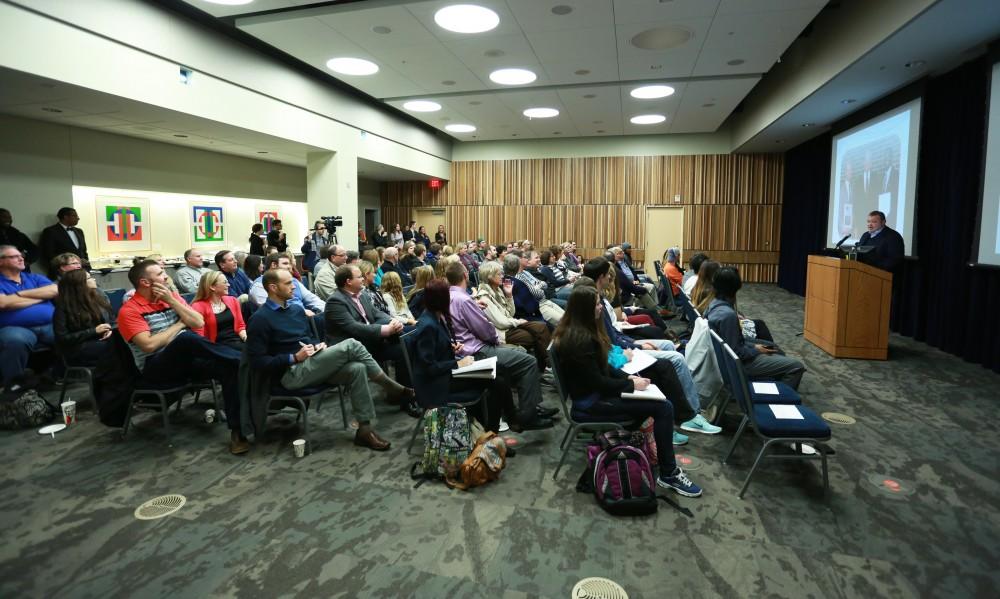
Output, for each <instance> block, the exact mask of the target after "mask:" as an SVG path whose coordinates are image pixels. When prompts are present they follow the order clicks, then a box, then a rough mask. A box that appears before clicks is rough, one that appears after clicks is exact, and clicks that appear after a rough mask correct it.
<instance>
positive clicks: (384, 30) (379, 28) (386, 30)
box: [372, 25, 392, 35]
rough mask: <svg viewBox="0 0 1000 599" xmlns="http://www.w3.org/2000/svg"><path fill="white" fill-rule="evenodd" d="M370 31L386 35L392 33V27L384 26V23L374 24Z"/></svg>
mask: <svg viewBox="0 0 1000 599" xmlns="http://www.w3.org/2000/svg"><path fill="white" fill-rule="evenodd" d="M372 31H373V32H374V33H377V34H379V35H388V34H390V33H392V28H391V27H386V26H385V25H376V26H374V27H372Z"/></svg>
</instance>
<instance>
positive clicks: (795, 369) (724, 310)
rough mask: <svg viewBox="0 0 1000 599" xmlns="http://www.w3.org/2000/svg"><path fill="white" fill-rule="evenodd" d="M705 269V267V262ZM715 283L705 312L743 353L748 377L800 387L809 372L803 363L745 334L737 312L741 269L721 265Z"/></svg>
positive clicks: (710, 324)
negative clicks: (803, 377)
mask: <svg viewBox="0 0 1000 599" xmlns="http://www.w3.org/2000/svg"><path fill="white" fill-rule="evenodd" d="M702 268H705V265H704V264H702ZM712 286H713V288H714V289H715V299H714V300H712V303H711V304H710V305H709V306H708V310H706V311H705V318H707V319H708V324H709V326H710V327H712V330H714V331H715V332H716V333H718V334H719V336H720V337H722V340H723V341H725V342H726V343H727V344H728V345H729V347H731V348H732V349H733V351H734V352H736V355H737V356H739V358H740V361H741V362H742V363H743V370H744V371H745V372H746V373H747V377H749V378H751V379H758V380H777V381H781V382H784V383H786V384H787V385H788V386H790V387H792V388H793V389H798V388H799V382H800V381H801V380H802V375H803V374H804V373H805V371H806V367H805V366H804V365H803V364H802V362H799V361H798V360H796V359H794V358H789V357H788V356H785V355H784V354H783V353H782V352H781V350H779V349H778V347H777V346H775V345H774V344H773V343H769V342H762V341H761V340H759V339H748V338H746V337H745V336H744V334H743V327H741V326H740V318H739V316H738V315H737V313H736V292H738V291H739V290H740V287H742V286H743V282H742V281H741V280H740V273H739V271H738V270H736V269H735V268H733V267H731V266H725V267H723V268H720V269H719V271H718V272H716V273H715V277H714V278H713V279H712Z"/></svg>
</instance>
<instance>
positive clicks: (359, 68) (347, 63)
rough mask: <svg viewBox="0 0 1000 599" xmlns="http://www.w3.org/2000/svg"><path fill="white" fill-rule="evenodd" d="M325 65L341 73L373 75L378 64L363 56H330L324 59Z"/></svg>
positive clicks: (376, 70)
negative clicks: (326, 59) (328, 58)
mask: <svg viewBox="0 0 1000 599" xmlns="http://www.w3.org/2000/svg"><path fill="white" fill-rule="evenodd" d="M326 67H327V68H328V69H330V70H331V71H333V72H335V73H340V74H341V75H374V74H375V73H377V72H378V65H377V64H375V63H374V62H372V61H370V60H365V59H364V58H348V57H341V58H331V59H330V60H328V61H326Z"/></svg>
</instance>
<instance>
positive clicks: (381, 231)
mask: <svg viewBox="0 0 1000 599" xmlns="http://www.w3.org/2000/svg"><path fill="white" fill-rule="evenodd" d="M371 242H372V247H377V248H385V247H389V234H388V233H387V232H386V230H385V227H383V226H382V223H379V224H378V225H377V226H376V227H375V232H374V233H372V236H371ZM373 264H374V262H373Z"/></svg>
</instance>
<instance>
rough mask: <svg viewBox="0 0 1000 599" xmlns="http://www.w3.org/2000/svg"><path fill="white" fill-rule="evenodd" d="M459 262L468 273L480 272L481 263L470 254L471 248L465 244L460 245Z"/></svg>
mask: <svg viewBox="0 0 1000 599" xmlns="http://www.w3.org/2000/svg"><path fill="white" fill-rule="evenodd" d="M457 253H458V261H459V262H461V263H462V266H464V267H465V270H467V271H468V272H476V271H478V270H479V262H476V259H475V258H473V257H472V256H471V255H470V254H469V246H467V245H466V244H464V243H460V244H458V250H457Z"/></svg>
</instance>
